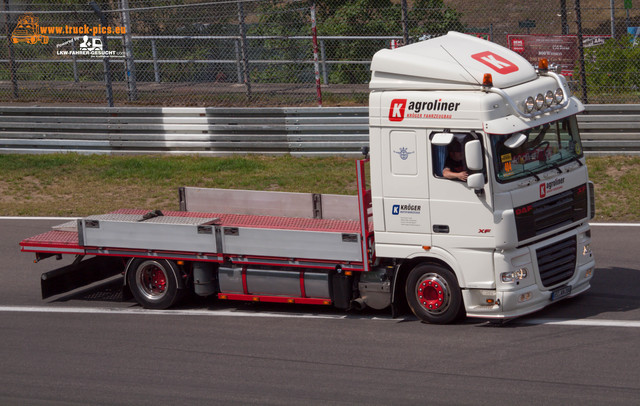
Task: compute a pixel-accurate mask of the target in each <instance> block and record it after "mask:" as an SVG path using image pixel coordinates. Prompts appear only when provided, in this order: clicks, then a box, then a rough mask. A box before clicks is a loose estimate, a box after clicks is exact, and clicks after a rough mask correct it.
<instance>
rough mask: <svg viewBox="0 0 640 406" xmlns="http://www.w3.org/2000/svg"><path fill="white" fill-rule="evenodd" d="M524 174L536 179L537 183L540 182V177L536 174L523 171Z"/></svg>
mask: <svg viewBox="0 0 640 406" xmlns="http://www.w3.org/2000/svg"><path fill="white" fill-rule="evenodd" d="M523 173H525V174H527V175H529V176H533V177H534V178H535V179H536V182H540V177H539V176H538V175H536V174H535V173H533V172H532V171H530V170H529V171H523Z"/></svg>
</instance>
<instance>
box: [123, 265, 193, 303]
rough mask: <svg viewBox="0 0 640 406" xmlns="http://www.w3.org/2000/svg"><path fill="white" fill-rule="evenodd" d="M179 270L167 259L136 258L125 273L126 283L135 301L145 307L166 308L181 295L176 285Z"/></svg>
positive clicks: (181, 292)
mask: <svg viewBox="0 0 640 406" xmlns="http://www.w3.org/2000/svg"><path fill="white" fill-rule="evenodd" d="M179 277H180V272H179V271H178V268H177V266H176V265H175V264H174V263H173V262H171V261H167V260H155V259H148V260H144V259H137V260H135V261H134V262H133V263H132V264H131V266H130V269H129V272H128V274H127V284H128V285H129V289H130V290H131V294H133V297H134V298H135V299H136V301H137V302H138V303H139V304H140V305H141V306H142V307H144V308H147V309H168V308H169V307H171V306H173V305H174V304H176V303H177V302H178V301H179V300H180V299H181V298H182V296H183V290H182V289H180V288H179V286H178V278H179Z"/></svg>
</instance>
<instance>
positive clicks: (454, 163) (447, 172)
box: [431, 133, 477, 181]
mask: <svg viewBox="0 0 640 406" xmlns="http://www.w3.org/2000/svg"><path fill="white" fill-rule="evenodd" d="M432 138H433V136H432ZM473 139H477V137H475V136H474V135H472V134H471V133H452V134H451V141H450V142H449V143H448V144H447V145H436V144H435V143H432V144H431V155H432V157H433V174H434V175H435V176H436V177H438V178H444V179H451V180H460V181H466V180H467V176H468V170H467V167H466V165H465V157H464V146H465V144H466V143H467V142H468V141H471V140H473Z"/></svg>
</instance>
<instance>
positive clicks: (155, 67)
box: [151, 39, 160, 83]
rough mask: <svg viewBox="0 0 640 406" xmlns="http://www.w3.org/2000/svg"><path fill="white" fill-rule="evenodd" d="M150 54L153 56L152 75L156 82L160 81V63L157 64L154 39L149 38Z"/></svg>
mask: <svg viewBox="0 0 640 406" xmlns="http://www.w3.org/2000/svg"><path fill="white" fill-rule="evenodd" d="M151 56H152V57H153V76H154V78H155V80H156V83H160V65H159V64H158V50H157V49H156V40H155V39H152V40H151Z"/></svg>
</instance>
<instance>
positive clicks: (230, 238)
mask: <svg viewBox="0 0 640 406" xmlns="http://www.w3.org/2000/svg"><path fill="white" fill-rule="evenodd" d="M222 234H223V235H222V239H223V246H224V253H225V254H235V255H258V256H266V257H284V258H304V259H321V260H333V261H355V262H361V261H362V253H361V247H360V235H359V234H352V233H348V234H345V233H336V232H325V231H299V230H277V229H263V228H243V227H224V230H223V233H222Z"/></svg>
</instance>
